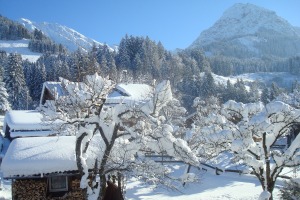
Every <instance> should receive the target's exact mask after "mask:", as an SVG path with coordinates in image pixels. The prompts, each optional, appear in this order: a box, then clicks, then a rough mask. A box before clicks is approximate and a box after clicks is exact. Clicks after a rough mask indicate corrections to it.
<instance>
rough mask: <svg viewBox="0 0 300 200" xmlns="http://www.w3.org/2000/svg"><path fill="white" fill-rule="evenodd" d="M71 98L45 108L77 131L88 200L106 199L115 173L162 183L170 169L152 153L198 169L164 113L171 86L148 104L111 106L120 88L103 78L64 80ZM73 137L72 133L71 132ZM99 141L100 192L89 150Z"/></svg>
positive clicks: (166, 84)
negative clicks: (89, 163) (111, 98)
mask: <svg viewBox="0 0 300 200" xmlns="http://www.w3.org/2000/svg"><path fill="white" fill-rule="evenodd" d="M62 84H63V85H64V87H65V89H66V90H67V92H68V95H67V96H62V97H60V98H58V100H56V101H55V103H54V104H53V102H52V103H50V102H49V104H48V105H47V106H46V107H45V108H44V111H45V117H46V118H51V119H52V120H54V119H60V120H63V121H64V122H65V123H64V125H67V126H66V127H69V129H70V130H74V132H75V134H76V136H77V140H76V160H77V166H78V170H79V172H80V173H81V176H82V178H81V188H83V189H84V190H85V191H86V195H87V197H88V199H97V198H98V199H99V198H100V197H101V196H103V195H104V193H103V189H104V188H105V184H106V175H107V174H108V173H110V172H113V171H126V170H127V171H132V172H133V173H135V174H137V175H141V176H148V178H149V177H152V178H155V177H156V179H158V177H159V176H160V174H161V173H165V172H166V169H165V168H164V166H163V165H160V164H157V163H155V162H153V161H151V160H147V159H146V157H145V156H144V155H145V154H146V153H147V152H149V151H150V152H156V153H160V152H162V151H163V152H165V153H166V154H167V155H170V156H173V157H175V158H177V159H180V160H183V161H184V162H186V163H190V164H194V165H196V164H198V161H197V158H196V157H195V156H194V154H193V153H192V152H191V150H190V149H189V147H188V146H187V144H186V142H185V141H184V140H182V139H178V138H175V137H174V136H173V132H174V129H173V126H172V124H171V123H169V121H168V120H167V119H166V118H165V117H164V116H162V115H161V113H162V111H163V108H164V107H165V106H166V105H167V104H168V102H170V101H172V99H173V97H172V92H171V88H170V83H169V81H163V82H162V83H160V84H158V85H157V86H156V87H155V88H153V92H151V94H149V97H145V99H143V100H139V101H131V102H126V103H124V102H121V103H119V104H115V105H108V104H105V102H106V99H107V96H108V94H109V92H110V91H111V89H112V88H113V87H114V83H113V82H112V81H111V80H109V79H106V78H102V77H100V76H98V75H97V74H95V75H91V76H86V78H85V79H84V82H82V83H74V82H69V81H68V80H65V79H63V80H62ZM69 133H70V132H69ZM96 135H98V136H99V135H100V137H97V138H101V139H100V140H101V141H100V143H101V146H100V147H99V152H98V154H99V156H98V157H97V159H96V160H95V165H94V166H93V167H92V168H93V169H94V173H95V174H99V176H100V186H99V187H96V186H95V185H96V183H95V181H94V182H93V184H89V183H90V177H89V171H88V170H89V169H90V168H91V166H87V164H86V159H87V157H88V156H89V155H87V154H86V153H87V149H88V148H89V143H90V141H91V140H93V139H95V138H96V137H95V136H96Z"/></svg>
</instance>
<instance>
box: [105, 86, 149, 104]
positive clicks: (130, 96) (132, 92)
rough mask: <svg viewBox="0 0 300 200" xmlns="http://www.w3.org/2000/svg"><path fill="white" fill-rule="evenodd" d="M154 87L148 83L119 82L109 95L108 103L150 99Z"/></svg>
mask: <svg viewBox="0 0 300 200" xmlns="http://www.w3.org/2000/svg"><path fill="white" fill-rule="evenodd" d="M151 92H152V87H151V86H149V85H146V84H118V85H117V86H116V88H115V89H114V91H113V92H112V93H110V94H109V95H108V97H107V100H106V103H107V104H115V103H129V102H134V101H135V102H136V101H144V100H149V98H150V97H151V96H150V95H151Z"/></svg>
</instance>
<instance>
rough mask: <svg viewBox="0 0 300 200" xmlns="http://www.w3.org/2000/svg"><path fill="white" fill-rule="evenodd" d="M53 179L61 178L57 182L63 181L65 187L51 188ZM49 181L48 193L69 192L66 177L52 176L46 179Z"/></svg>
mask: <svg viewBox="0 0 300 200" xmlns="http://www.w3.org/2000/svg"><path fill="white" fill-rule="evenodd" d="M54 178H61V180H59V181H63V180H64V181H65V187H62V188H53V187H52V183H53V182H54V180H52V179H54ZM48 180H49V192H67V191H68V190H69V180H68V177H67V176H52V177H49V178H48Z"/></svg>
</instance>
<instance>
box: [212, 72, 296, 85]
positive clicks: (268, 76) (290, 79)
mask: <svg viewBox="0 0 300 200" xmlns="http://www.w3.org/2000/svg"><path fill="white" fill-rule="evenodd" d="M213 77H214V79H215V82H216V83H218V84H223V85H226V84H227V81H228V80H229V81H230V82H231V83H232V84H234V83H236V82H237V80H238V79H239V80H241V79H242V80H243V81H244V82H245V83H246V84H247V82H254V81H258V82H261V83H264V84H266V85H267V86H270V85H271V84H272V82H274V83H276V84H277V85H278V86H280V87H284V88H291V86H292V84H293V83H294V82H295V81H298V82H300V77H299V76H296V75H292V74H290V73H288V72H258V73H245V74H240V75H237V76H230V77H225V76H219V75H215V74H214V75H213Z"/></svg>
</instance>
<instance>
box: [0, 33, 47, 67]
mask: <svg viewBox="0 0 300 200" xmlns="http://www.w3.org/2000/svg"><path fill="white" fill-rule="evenodd" d="M28 43H29V40H26V39H23V40H0V50H3V51H5V52H6V53H18V54H21V56H22V59H23V60H26V59H28V61H30V62H36V60H37V59H39V57H40V56H41V55H42V54H41V53H35V52H32V51H30V50H29V49H28Z"/></svg>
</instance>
